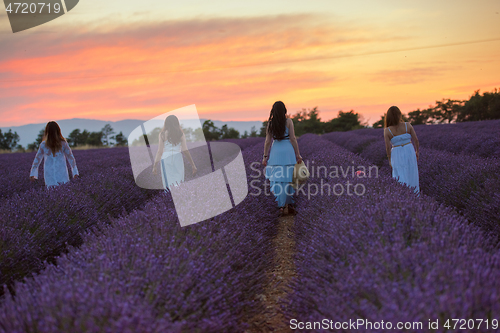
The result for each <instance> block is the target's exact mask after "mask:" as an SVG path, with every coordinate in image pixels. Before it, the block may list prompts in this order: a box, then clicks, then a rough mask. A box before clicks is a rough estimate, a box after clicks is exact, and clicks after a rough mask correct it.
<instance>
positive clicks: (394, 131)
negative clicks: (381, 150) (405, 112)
mask: <svg viewBox="0 0 500 333" xmlns="http://www.w3.org/2000/svg"><path fill="white" fill-rule="evenodd" d="M384 123H385V129H384V139H385V149H386V151H387V157H388V158H389V165H390V166H391V167H392V177H394V178H396V179H397V180H398V181H399V182H400V183H403V184H406V185H407V186H409V187H411V188H413V189H414V191H415V193H417V194H418V193H420V187H419V185H418V165H417V162H418V151H419V146H418V138H417V134H416V133H415V130H414V129H413V126H411V124H409V123H406V122H403V116H402V114H401V111H400V110H399V108H398V107H397V106H391V107H390V108H389V110H387V114H386V115H385V120H384ZM412 141H413V144H411V143H412ZM414 146H415V147H414Z"/></svg>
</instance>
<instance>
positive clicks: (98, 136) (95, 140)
mask: <svg viewBox="0 0 500 333" xmlns="http://www.w3.org/2000/svg"><path fill="white" fill-rule="evenodd" d="M102 138H103V133H102V132H91V133H89V136H88V138H87V142H86V143H87V144H88V145H90V146H94V147H101V146H103V142H102Z"/></svg>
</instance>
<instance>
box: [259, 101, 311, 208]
mask: <svg viewBox="0 0 500 333" xmlns="http://www.w3.org/2000/svg"><path fill="white" fill-rule="evenodd" d="M272 139H273V142H272V146H271V140H272ZM269 149H271V152H269ZM296 162H297V163H301V162H302V157H301V156H300V153H299V146H298V144H297V138H296V137H295V131H294V128H293V122H292V119H290V118H288V117H287V116H286V107H285V104H283V102H280V101H278V102H276V103H274V105H273V108H272V109H271V113H270V115H269V121H268V122H267V130H266V142H265V143H264V156H263V159H262V165H264V166H265V167H266V178H267V179H269V182H270V184H271V192H272V193H273V194H274V196H275V197H276V201H277V202H278V207H279V209H280V215H283V211H284V208H288V212H289V213H291V214H294V215H295V214H296V213H297V212H296V210H295V208H294V207H293V203H294V201H293V197H292V195H293V194H294V193H295V189H294V188H293V187H292V184H291V182H292V180H293V169H294V167H295V163H296Z"/></svg>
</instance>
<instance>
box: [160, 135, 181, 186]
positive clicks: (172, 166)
mask: <svg viewBox="0 0 500 333" xmlns="http://www.w3.org/2000/svg"><path fill="white" fill-rule="evenodd" d="M161 180H162V182H163V187H165V190H166V191H168V190H169V189H170V188H171V186H173V185H179V184H180V183H182V182H183V181H184V160H183V158H182V150H181V143H178V144H176V145H173V144H171V143H170V142H169V141H168V140H165V142H164V143H163V154H162V156H161Z"/></svg>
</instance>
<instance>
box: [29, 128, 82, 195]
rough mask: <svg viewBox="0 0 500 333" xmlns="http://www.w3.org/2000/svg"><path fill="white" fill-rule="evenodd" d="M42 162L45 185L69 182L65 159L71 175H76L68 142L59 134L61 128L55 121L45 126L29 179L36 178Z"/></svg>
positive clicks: (76, 171)
mask: <svg viewBox="0 0 500 333" xmlns="http://www.w3.org/2000/svg"><path fill="white" fill-rule="evenodd" d="M42 159H45V162H44V164H43V177H44V179H45V185H46V186H47V187H50V186H57V185H60V184H64V183H67V182H69V175H68V168H67V167H66V159H68V161H69V164H70V166H71V173H72V174H73V177H74V178H76V177H77V176H78V168H77V167H76V161H75V157H74V156H73V153H72V152H71V149H70V148H69V145H68V142H66V139H65V138H64V137H63V136H62V134H61V128H60V127H59V125H58V124H57V123H56V122H55V121H50V122H48V123H47V126H45V132H44V134H43V141H42V143H41V144H40V147H39V148H38V152H37V153H36V156H35V160H34V161H33V166H32V167H31V173H30V180H31V181H34V180H35V179H38V167H39V166H40V163H41V162H42Z"/></svg>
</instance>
